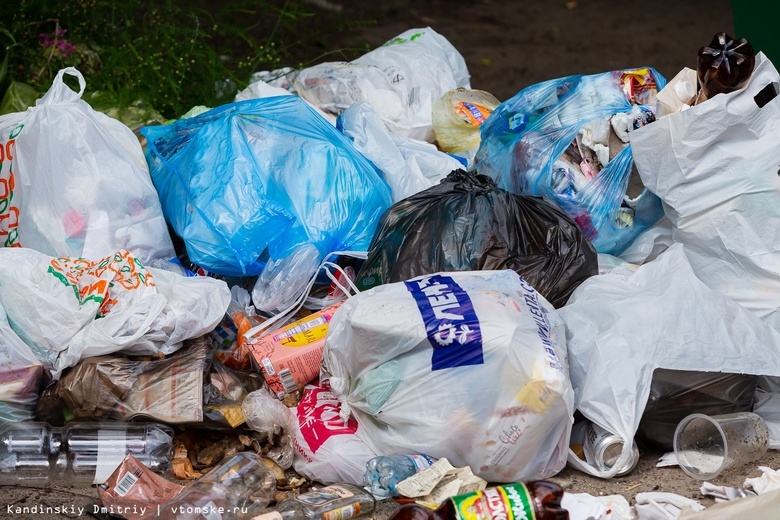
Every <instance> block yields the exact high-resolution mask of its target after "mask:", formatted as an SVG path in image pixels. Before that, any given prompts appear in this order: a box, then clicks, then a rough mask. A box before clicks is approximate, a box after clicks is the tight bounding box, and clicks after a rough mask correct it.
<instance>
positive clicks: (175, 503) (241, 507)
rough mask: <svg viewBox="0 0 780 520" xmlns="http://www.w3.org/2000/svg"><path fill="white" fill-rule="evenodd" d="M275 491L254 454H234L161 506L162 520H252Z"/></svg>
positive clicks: (269, 477)
mask: <svg viewBox="0 0 780 520" xmlns="http://www.w3.org/2000/svg"><path fill="white" fill-rule="evenodd" d="M275 490H276V478H275V477H274V475H273V473H271V472H270V471H268V469H266V467H265V465H264V464H263V459H262V457H261V456H260V455H258V454H257V453H254V452H247V451H245V452H241V453H237V454H235V455H234V456H232V457H230V458H229V459H226V460H223V461H222V462H221V463H220V464H219V465H218V466H216V467H215V468H214V469H212V470H211V471H209V472H208V473H206V474H205V475H204V476H203V477H201V478H200V479H198V480H197V481H195V482H193V483H192V484H190V485H189V486H187V487H186V488H185V489H184V491H182V492H181V493H179V494H178V495H176V497H174V498H173V499H172V500H170V501H168V502H166V503H165V504H163V505H161V506H160V508H159V510H158V518H160V519H162V520H174V519H175V520H196V519H203V520H215V519H228V518H231V519H239V520H240V519H244V518H253V517H255V516H256V515H257V514H258V513H260V512H261V511H262V510H263V509H265V508H266V507H267V506H268V504H269V503H270V502H271V499H272V498H273V494H274V491H275Z"/></svg>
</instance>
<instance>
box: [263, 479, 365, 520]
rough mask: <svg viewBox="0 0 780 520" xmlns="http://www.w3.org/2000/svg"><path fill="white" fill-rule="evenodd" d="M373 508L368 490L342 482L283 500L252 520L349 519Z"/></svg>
mask: <svg viewBox="0 0 780 520" xmlns="http://www.w3.org/2000/svg"><path fill="white" fill-rule="evenodd" d="M375 508H376V499H375V498H374V497H373V495H372V494H371V493H368V492H367V491H365V490H364V489H362V488H360V487H358V486H355V485H352V484H346V483H341V484H333V485H330V486H327V487H324V488H320V489H315V490H312V491H309V492H307V493H303V494H301V495H298V496H297V497H292V498H288V499H286V500H282V501H281V502H279V503H278V504H277V505H276V508H275V509H276V511H272V512H269V513H264V514H262V515H258V516H256V517H255V518H254V519H253V520H348V519H349V518H355V517H358V516H361V515H367V514H370V513H372V512H373V511H374V509H375Z"/></svg>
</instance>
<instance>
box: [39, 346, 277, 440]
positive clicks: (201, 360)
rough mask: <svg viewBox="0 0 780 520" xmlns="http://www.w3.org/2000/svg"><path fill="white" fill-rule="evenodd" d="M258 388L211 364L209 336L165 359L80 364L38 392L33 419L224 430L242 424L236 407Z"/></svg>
mask: <svg viewBox="0 0 780 520" xmlns="http://www.w3.org/2000/svg"><path fill="white" fill-rule="evenodd" d="M261 384H262V378H261V377H260V376H259V374H258V375H251V374H243V373H236V372H232V371H230V370H228V369H227V368H225V367H224V366H223V365H222V364H221V363H219V361H217V360H215V359H213V351H212V349H211V344H210V341H209V339H208V336H201V337H199V338H195V339H194V340H188V341H187V342H186V345H185V347H184V348H182V349H181V350H179V351H178V352H176V353H175V354H174V355H172V356H170V357H167V358H165V359H154V360H150V361H142V360H138V359H130V358H127V357H125V356H121V355H112V356H98V357H91V358H89V359H85V360H84V361H81V362H80V363H79V364H78V365H76V366H75V367H73V368H71V369H69V370H68V371H67V372H65V374H63V376H62V378H61V379H60V380H59V381H57V382H56V383H54V384H53V385H50V386H49V387H47V388H46V389H45V390H44V391H43V393H42V395H41V399H40V401H39V403H38V406H37V414H38V417H39V418H40V419H41V420H45V421H47V422H49V423H50V424H54V425H59V424H62V422H63V419H64V418H65V415H67V416H68V417H74V418H76V419H84V420H98V419H100V420H108V421H130V420H139V419H142V418H143V419H148V420H154V421H159V422H162V423H166V424H181V425H197V426H198V427H199V428H212V429H229V428H235V427H236V426H239V425H241V424H243V422H244V414H243V412H242V409H241V403H242V401H243V400H244V398H245V397H246V396H247V393H248V392H251V391H253V390H255V389H257V388H258V387H259V385H261Z"/></svg>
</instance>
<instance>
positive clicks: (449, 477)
mask: <svg viewBox="0 0 780 520" xmlns="http://www.w3.org/2000/svg"><path fill="white" fill-rule="evenodd" d="M485 487H487V481H485V480H483V479H481V478H479V477H477V476H475V475H474V473H473V472H472V471H471V468H469V467H468V466H467V467H464V468H455V467H453V466H452V464H450V462H449V461H448V460H447V459H446V458H441V459H439V460H437V461H436V462H435V463H434V464H433V465H432V466H431V467H429V468H427V469H424V470H423V471H421V472H420V473H417V474H416V475H412V476H411V477H409V478H407V479H406V480H402V481H401V482H399V483H398V484H397V485H396V486H395V489H396V491H397V492H398V494H399V495H400V496H403V497H408V498H418V499H419V501H420V502H428V503H435V504H441V503H442V502H444V501H445V500H446V499H448V498H450V497H453V496H455V495H460V494H463V493H471V492H473V491H482V490H483V489H485Z"/></svg>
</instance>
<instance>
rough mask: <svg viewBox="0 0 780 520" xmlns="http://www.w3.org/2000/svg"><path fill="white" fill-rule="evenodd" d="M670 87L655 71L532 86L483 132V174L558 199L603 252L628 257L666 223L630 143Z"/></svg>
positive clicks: (508, 185) (615, 73)
mask: <svg viewBox="0 0 780 520" xmlns="http://www.w3.org/2000/svg"><path fill="white" fill-rule="evenodd" d="M665 84H666V80H665V79H664V78H663V76H661V75H660V74H659V73H658V72H656V71H655V70H654V69H652V68H649V67H648V68H643V69H626V70H617V71H613V72H606V73H602V74H594V75H590V76H582V75H577V76H568V77H565V78H561V79H556V80H550V81H546V82H543V83H539V84H536V85H532V86H530V87H528V88H526V89H524V90H521V91H520V92H519V93H517V94H516V95H515V96H514V97H513V98H512V99H510V100H508V101H506V102H504V103H502V104H501V105H500V106H499V107H498V108H497V109H496V110H495V111H494V112H493V114H492V115H491V116H490V118H488V120H487V121H486V122H485V123H484V124H483V125H482V127H481V133H482V141H481V144H480V148H479V150H478V151H477V156H476V159H475V168H476V170H477V171H478V172H479V173H482V174H485V175H489V176H490V177H493V178H494V179H495V180H496V182H497V183H498V185H499V186H501V187H502V188H504V189H507V190H509V191H512V192H513V193H526V194H530V195H542V196H545V197H547V198H550V199H552V200H554V201H555V202H557V203H558V204H559V205H560V206H561V208H562V209H563V210H564V211H565V212H566V213H568V215H569V216H570V217H571V218H572V219H574V221H575V222H577V224H578V225H579V226H580V228H581V229H582V231H583V232H584V233H585V236H586V237H587V238H588V239H589V240H590V241H591V242H592V243H593V245H594V247H595V248H596V250H597V251H598V252H599V253H610V254H614V255H617V254H620V252H622V250H623V249H625V248H626V247H627V246H628V245H629V244H630V243H631V241H632V240H633V239H634V238H635V237H636V236H637V235H638V234H639V233H641V232H642V231H643V230H645V229H647V228H648V227H650V226H651V225H653V224H654V223H655V222H656V221H657V220H658V219H660V218H661V217H662V216H663V208H662V206H661V201H660V200H659V199H658V197H656V196H655V195H653V194H652V193H651V192H650V191H648V190H647V189H645V188H644V186H642V184H641V182H639V176H638V174H637V173H636V172H635V169H634V167H633V157H632V153H631V147H630V145H628V144H627V143H628V142H629V134H630V132H631V131H633V130H634V129H635V128H638V127H640V126H643V125H646V124H648V123H650V124H652V121H654V120H655V105H656V97H655V96H656V93H657V91H658V90H660V89H661V88H663V86H664V85H665Z"/></svg>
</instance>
